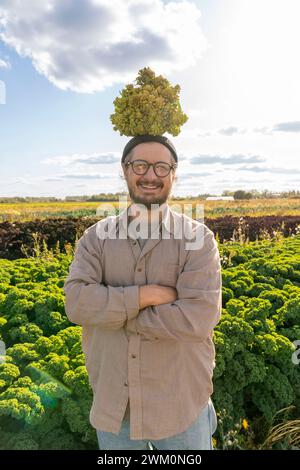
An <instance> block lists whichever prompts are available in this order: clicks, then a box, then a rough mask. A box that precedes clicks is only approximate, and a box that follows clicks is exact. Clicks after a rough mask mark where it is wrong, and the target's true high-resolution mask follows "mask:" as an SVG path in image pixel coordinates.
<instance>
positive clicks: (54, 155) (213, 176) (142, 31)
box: [0, 0, 300, 198]
mask: <svg viewBox="0 0 300 470" xmlns="http://www.w3.org/2000/svg"><path fill="white" fill-rule="evenodd" d="M299 17H300V2H299V0H193V1H192V0H177V1H163V0H126V1H125V0H114V2H111V1H110V0H64V1H63V2H61V1H60V0H45V1H43V2H40V1H38V0H22V1H21V0H0V197H12V196H23V197H25V196H31V197H32V196H55V197H59V198H64V197H65V196H75V195H77V196H78V195H92V194H98V193H102V192H113V193H114V192H119V191H126V190H127V187H126V183H125V181H124V180H123V179H122V177H121V176H122V169H121V164H120V160H121V155H122V151H123V148H124V146H125V144H126V143H127V142H128V140H130V137H127V136H120V134H119V132H118V131H114V130H113V125H112V123H111V121H110V115H111V114H112V113H113V112H114V104H113V101H114V99H115V98H116V97H117V96H120V92H121V90H122V89H123V88H124V87H125V86H126V85H127V84H129V83H134V80H135V79H136V77H137V74H138V71H139V70H140V69H141V68H143V67H151V69H152V70H153V71H154V72H155V74H156V75H159V74H162V75H163V76H164V77H166V78H167V79H168V80H169V82H170V83H171V84H172V86H175V85H176V84H179V85H180V88H181V91H180V103H181V106H182V110H183V112H185V113H186V114H187V115H188V118H189V119H188V121H187V122H186V123H185V124H184V125H183V126H182V128H181V132H180V134H179V135H178V136H172V135H170V134H168V133H166V134H165V135H166V136H167V137H168V138H170V140H171V141H172V142H173V144H174V146H175V148H176V150H177V153H178V156H179V162H178V169H177V181H176V182H175V183H174V185H173V191H172V194H174V195H175V196H189V195H191V196H195V195H198V194H203V193H210V194H213V195H220V194H222V192H223V191H224V190H231V191H234V190H237V189H245V190H250V189H257V190H265V189H267V190H270V191H273V192H278V191H286V190H292V189H295V190H299V189H300V188H299V186H300V185H299V182H300V167H299V164H297V157H300V92H299V83H300V61H299V59H297V57H298V55H299V44H300V28H299Z"/></svg>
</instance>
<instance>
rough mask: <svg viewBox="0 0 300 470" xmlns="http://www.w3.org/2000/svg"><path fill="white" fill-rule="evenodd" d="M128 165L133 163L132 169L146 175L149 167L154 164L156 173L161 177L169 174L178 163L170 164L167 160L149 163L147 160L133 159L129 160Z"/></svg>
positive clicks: (138, 173) (137, 173) (136, 172)
mask: <svg viewBox="0 0 300 470" xmlns="http://www.w3.org/2000/svg"><path fill="white" fill-rule="evenodd" d="M126 165H132V170H133V172H134V173H135V174H136V175H145V174H146V173H147V171H148V170H149V167H150V166H153V170H154V173H155V174H156V176H158V177H159V178H164V177H165V176H168V174H169V173H170V171H171V170H172V169H174V168H176V167H177V165H176V164H173V165H169V163H166V162H156V163H149V162H147V161H146V160H133V161H132V162H127V163H126Z"/></svg>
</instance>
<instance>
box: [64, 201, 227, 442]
mask: <svg viewBox="0 0 300 470" xmlns="http://www.w3.org/2000/svg"><path fill="white" fill-rule="evenodd" d="M162 207H164V211H163V219H162V223H161V224H160V226H159V230H158V231H157V232H156V238H154V237H153V236H152V238H149V239H148V240H146V242H145V243H144V245H142V246H143V247H142V248H141V246H140V245H139V243H138V241H137V238H138V237H136V236H135V235H131V234H130V231H127V229H128V225H127V223H128V209H124V210H123V211H122V212H121V213H120V214H119V215H118V216H109V217H106V218H105V219H102V220H100V221H99V222H97V223H96V224H94V225H92V226H91V227H88V228H87V229H86V230H85V232H84V234H83V235H82V237H81V238H80V239H79V241H78V244H77V247H76V250H75V255H74V259H73V261H72V263H71V265H70V271H69V275H68V277H67V279H66V281H65V285H64V292H65V295H66V298H65V309H66V314H67V316H68V318H69V320H70V321H71V322H73V323H75V324H78V325H82V349H83V352H84V354H85V362H86V368H87V371H88V374H89V381H90V384H91V387H92V390H93V404H92V407H91V410H90V422H91V424H92V426H93V427H94V428H96V429H99V430H102V431H109V432H112V433H114V434H118V433H119V431H120V428H121V424H122V420H123V419H124V416H125V411H126V410H127V413H126V415H128V411H129V408H128V406H127V405H128V404H129V402H130V438H131V439H149V440H151V439H153V440H156V439H163V438H166V437H171V436H173V435H175V434H178V433H181V432H183V431H185V430H186V429H187V428H188V427H189V426H190V425H191V424H192V423H193V421H194V420H195V419H196V418H197V416H198V415H199V413H200V412H201V410H202V409H203V408H204V407H205V406H206V405H207V402H208V400H209V397H210V395H211V394H212V392H213V383H212V376H213V369H214V367H215V348H214V344H213V340H212V333H213V328H214V327H215V325H216V324H217V323H218V321H219V320H220V316H221V283H222V281H221V264H220V256H219V251H218V247H217V242H216V240H215V238H214V234H213V232H212V231H211V230H210V229H209V228H208V227H207V226H206V225H205V224H203V223H201V222H199V221H196V220H193V219H191V218H189V217H187V216H186V215H184V214H179V213H177V212H175V211H173V210H172V209H171V207H170V206H169V205H168V204H167V203H165V204H164V205H163V206H162ZM184 222H188V223H190V227H192V232H193V234H194V236H195V237H196V233H198V234H199V233H200V235H201V246H198V245H197V248H196V249H195V248H194V246H193V248H192V249H191V245H187V244H186V243H187V242H190V241H191V238H190V234H189V235H188V239H187V238H186V236H185V231H184V230H181V235H180V234H179V235H178V232H177V231H176V230H177V229H176V227H177V228H178V226H179V225H180V224H181V227H182V226H183V225H182V224H183V223H184ZM110 224H113V225H110ZM111 227H114V233H115V234H116V236H115V237H113V236H111V233H113V232H111V231H110V230H112V228H111ZM103 230H104V231H105V230H106V233H107V234H108V233H109V234H110V235H109V236H103ZM163 231H165V233H167V234H168V235H167V236H168V238H167V237H166V238H164V235H163ZM122 233H123V238H121V237H120V234H122ZM124 233H125V236H124ZM182 233H183V235H182ZM144 284H159V285H162V286H171V287H175V288H176V289H177V292H178V299H177V300H176V301H173V302H171V303H165V304H160V305H157V306H149V307H146V308H144V309H141V310H140V309H139V286H140V285H144ZM125 418H126V416H125Z"/></svg>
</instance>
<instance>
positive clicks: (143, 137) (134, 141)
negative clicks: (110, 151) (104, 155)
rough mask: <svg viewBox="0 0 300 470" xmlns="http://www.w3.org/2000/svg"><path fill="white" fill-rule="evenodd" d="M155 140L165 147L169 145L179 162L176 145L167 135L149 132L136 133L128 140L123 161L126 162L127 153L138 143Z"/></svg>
mask: <svg viewBox="0 0 300 470" xmlns="http://www.w3.org/2000/svg"><path fill="white" fill-rule="evenodd" d="M153 141H155V142H160V143H161V144H163V145H164V146H165V147H167V148H168V149H169V150H170V151H171V152H172V155H173V156H174V158H175V160H176V162H178V156H177V153H176V150H175V147H174V145H173V144H172V142H171V141H170V140H169V139H168V138H167V137H165V136H164V135H148V134H145V135H136V136H134V137H133V138H132V139H130V141H129V142H127V144H126V145H125V147H124V150H123V155H122V160H121V161H122V163H123V162H124V159H125V157H126V155H127V154H128V153H129V152H130V151H131V150H132V149H133V148H134V147H135V146H136V145H138V144H141V143H142V142H153Z"/></svg>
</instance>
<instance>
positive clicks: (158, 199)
mask: <svg viewBox="0 0 300 470" xmlns="http://www.w3.org/2000/svg"><path fill="white" fill-rule="evenodd" d="M127 187H128V185H127ZM171 189H172V188H170V190H169V191H168V192H167V193H165V194H163V195H161V196H154V197H153V198H152V199H151V200H150V199H147V197H143V196H139V195H138V194H135V192H134V190H133V189H132V188H130V187H128V192H129V196H130V199H131V200H132V201H133V202H134V203H135V204H143V205H144V206H145V207H146V208H147V209H151V204H158V205H159V206H161V205H162V204H164V203H165V202H166V200H167V199H168V197H169V195H170V193H171Z"/></svg>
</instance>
